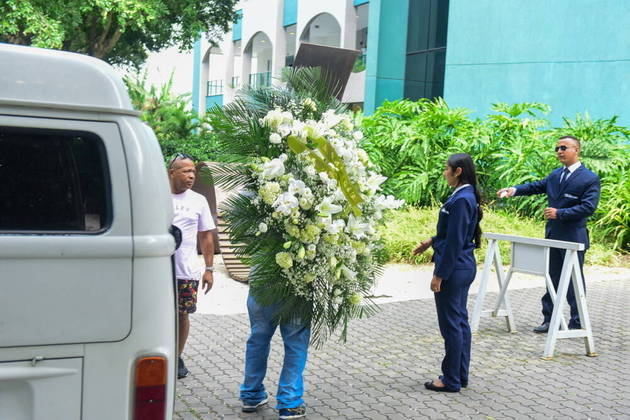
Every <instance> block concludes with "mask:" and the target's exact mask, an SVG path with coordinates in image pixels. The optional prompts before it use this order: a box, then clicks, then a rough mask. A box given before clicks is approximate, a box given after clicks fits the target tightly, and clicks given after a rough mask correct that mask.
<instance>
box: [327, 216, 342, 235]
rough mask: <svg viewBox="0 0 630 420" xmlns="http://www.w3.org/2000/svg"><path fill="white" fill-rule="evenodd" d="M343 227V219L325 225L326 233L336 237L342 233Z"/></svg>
mask: <svg viewBox="0 0 630 420" xmlns="http://www.w3.org/2000/svg"><path fill="white" fill-rule="evenodd" d="M345 227H346V223H345V222H344V221H343V219H337V220H335V221H334V222H332V223H329V224H327V226H326V232H328V233H330V234H331V235H336V234H338V233H340V232H342V231H343V228H345Z"/></svg>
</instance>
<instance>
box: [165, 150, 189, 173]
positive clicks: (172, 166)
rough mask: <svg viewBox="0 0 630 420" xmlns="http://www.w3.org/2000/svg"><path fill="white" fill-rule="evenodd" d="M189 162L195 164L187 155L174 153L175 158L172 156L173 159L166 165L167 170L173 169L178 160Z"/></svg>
mask: <svg viewBox="0 0 630 420" xmlns="http://www.w3.org/2000/svg"><path fill="white" fill-rule="evenodd" d="M186 159H188V160H190V161H192V163H195V160H194V159H193V157H192V156H190V155H189V154H188V153H176V154H175V156H173V158H172V159H171V161H170V163H169V164H168V169H169V170H170V169H174V168H175V162H177V161H178V160H186Z"/></svg>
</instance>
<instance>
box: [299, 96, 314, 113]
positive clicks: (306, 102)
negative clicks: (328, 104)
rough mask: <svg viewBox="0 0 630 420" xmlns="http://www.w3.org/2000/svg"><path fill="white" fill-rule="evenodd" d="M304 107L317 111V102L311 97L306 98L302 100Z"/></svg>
mask: <svg viewBox="0 0 630 420" xmlns="http://www.w3.org/2000/svg"><path fill="white" fill-rule="evenodd" d="M302 106H303V107H304V109H310V110H311V111H317V104H315V101H314V100H312V99H311V98H306V99H304V100H303V101H302Z"/></svg>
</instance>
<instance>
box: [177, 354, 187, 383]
mask: <svg viewBox="0 0 630 420" xmlns="http://www.w3.org/2000/svg"><path fill="white" fill-rule="evenodd" d="M177 359H178V360H177V379H182V378H185V377H186V376H188V374H189V373H190V371H189V370H188V369H187V368H186V365H185V364H184V360H183V359H182V358H181V357H178V358H177Z"/></svg>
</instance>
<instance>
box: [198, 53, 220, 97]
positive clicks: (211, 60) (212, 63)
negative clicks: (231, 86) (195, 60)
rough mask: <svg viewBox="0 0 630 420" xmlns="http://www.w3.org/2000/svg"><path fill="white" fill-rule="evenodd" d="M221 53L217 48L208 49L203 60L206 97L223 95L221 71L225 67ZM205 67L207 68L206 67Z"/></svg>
mask: <svg viewBox="0 0 630 420" xmlns="http://www.w3.org/2000/svg"><path fill="white" fill-rule="evenodd" d="M224 60H225V59H224V56H223V51H221V48H219V47H210V48H208V51H207V52H206V55H205V56H204V58H203V64H204V68H205V71H206V72H207V78H208V79H207V80H208V83H207V86H206V88H207V89H206V96H214V95H221V94H223V78H224V75H223V74H221V69H223V68H224V67H225V62H224ZM206 66H207V67H206Z"/></svg>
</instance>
